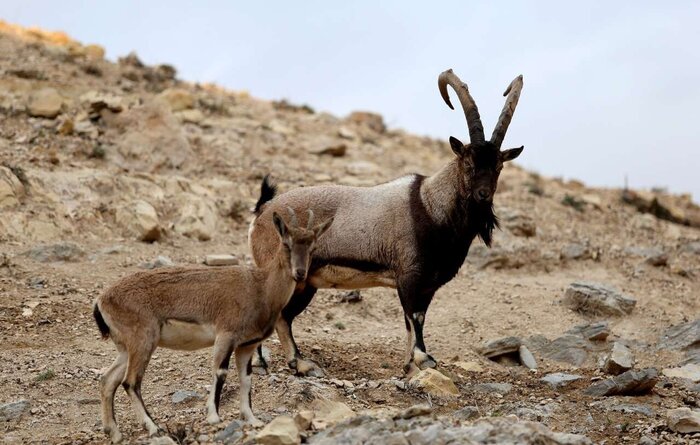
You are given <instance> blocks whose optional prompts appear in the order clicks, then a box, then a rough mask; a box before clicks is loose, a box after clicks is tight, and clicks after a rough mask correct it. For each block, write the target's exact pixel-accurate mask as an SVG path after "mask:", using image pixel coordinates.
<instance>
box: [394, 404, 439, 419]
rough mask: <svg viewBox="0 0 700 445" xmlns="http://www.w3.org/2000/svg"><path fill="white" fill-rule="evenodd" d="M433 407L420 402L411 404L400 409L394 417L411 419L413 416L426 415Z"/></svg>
mask: <svg viewBox="0 0 700 445" xmlns="http://www.w3.org/2000/svg"><path fill="white" fill-rule="evenodd" d="M432 412H433V409H432V408H431V407H430V405H426V404H420V405H413V406H411V407H409V408H406V409H405V410H403V411H401V412H400V413H399V414H398V415H397V416H396V417H395V418H397V419H412V418H414V417H420V416H427V415H428V414H430V413H432Z"/></svg>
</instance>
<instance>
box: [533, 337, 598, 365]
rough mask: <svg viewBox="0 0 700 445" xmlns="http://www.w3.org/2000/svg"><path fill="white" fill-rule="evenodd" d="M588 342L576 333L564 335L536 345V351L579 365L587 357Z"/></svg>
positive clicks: (552, 358)
mask: <svg viewBox="0 0 700 445" xmlns="http://www.w3.org/2000/svg"><path fill="white" fill-rule="evenodd" d="M589 347H590V345H589V343H588V342H587V341H586V340H584V339H583V338H581V337H579V336H577V335H564V336H562V337H559V338H557V339H554V340H552V341H551V342H550V341H548V342H545V343H544V344H542V345H537V349H536V351H537V352H539V353H540V354H542V355H543V356H544V357H546V358H548V359H551V360H556V361H558V362H563V363H568V364H571V365H574V366H581V365H582V364H583V363H584V362H585V361H586V359H587V358H588V348H589Z"/></svg>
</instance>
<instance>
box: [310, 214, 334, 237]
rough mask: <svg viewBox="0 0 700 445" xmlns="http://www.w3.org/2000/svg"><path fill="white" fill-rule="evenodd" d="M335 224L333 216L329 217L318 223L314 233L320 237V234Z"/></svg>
mask: <svg viewBox="0 0 700 445" xmlns="http://www.w3.org/2000/svg"><path fill="white" fill-rule="evenodd" d="M331 224H333V218H328V219H327V220H325V221H324V222H322V223H321V224H319V225H317V226H316V227H314V233H315V234H316V239H318V237H319V236H321V235H323V234H324V233H325V232H326V230H328V228H329V227H330V226H331Z"/></svg>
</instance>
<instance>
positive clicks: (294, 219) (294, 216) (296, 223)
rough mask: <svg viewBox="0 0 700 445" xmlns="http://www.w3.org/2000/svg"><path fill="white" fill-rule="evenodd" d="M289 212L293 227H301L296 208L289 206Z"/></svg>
mask: <svg viewBox="0 0 700 445" xmlns="http://www.w3.org/2000/svg"><path fill="white" fill-rule="evenodd" d="M287 212H289V223H290V224H291V225H292V226H293V227H299V221H298V220H297V214H296V213H294V209H292V208H291V207H289V206H287Z"/></svg>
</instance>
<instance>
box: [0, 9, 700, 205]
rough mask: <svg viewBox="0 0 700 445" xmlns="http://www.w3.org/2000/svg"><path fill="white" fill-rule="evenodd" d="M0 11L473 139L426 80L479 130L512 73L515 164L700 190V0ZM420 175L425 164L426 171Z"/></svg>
mask: <svg viewBox="0 0 700 445" xmlns="http://www.w3.org/2000/svg"><path fill="white" fill-rule="evenodd" d="M0 18H2V19H4V20H6V21H9V22H12V23H18V24H21V25H25V26H30V25H37V26H40V27H42V28H46V29H51V30H64V31H66V32H68V33H69V34H70V35H72V36H73V37H74V38H76V39H78V40H81V41H83V42H87V43H98V44H100V45H103V46H104V47H105V48H106V49H107V55H108V57H109V58H111V59H116V57H117V56H120V55H124V54H126V53H128V52H130V51H132V50H134V51H136V52H137V53H138V54H139V56H140V57H141V58H142V59H143V60H144V61H146V62H147V63H151V64H153V63H171V64H173V65H175V66H176V67H177V69H178V73H179V76H180V78H182V79H185V80H189V81H202V82H203V81H213V82H216V83H219V84H221V85H223V86H226V87H228V88H232V89H235V90H248V91H249V92H250V93H251V94H252V95H254V96H257V97H262V98H268V99H277V98H287V99H289V100H291V101H292V102H296V103H307V104H309V105H311V106H313V107H314V108H315V109H317V110H326V111H330V112H332V113H334V114H337V115H341V116H342V115H345V114H347V113H349V112H350V111H352V110H358V109H363V110H374V111H377V112H379V113H381V114H383V115H384V117H385V120H386V121H387V123H388V124H389V125H390V126H392V127H401V128H404V129H406V130H408V131H411V132H414V133H418V134H427V135H431V136H436V137H439V138H443V139H447V137H448V136H450V135H454V136H457V137H458V138H461V139H462V140H464V141H466V140H467V139H468V133H467V130H466V126H465V123H464V117H463V115H462V113H461V111H460V112H453V111H450V110H449V109H448V108H447V107H446V106H445V104H444V103H443V102H442V99H441V98H440V96H439V94H438V90H437V82H436V81H437V76H438V74H439V73H440V72H441V71H442V70H444V69H446V68H454V70H455V72H456V73H457V74H458V75H459V76H460V77H461V78H462V80H464V81H466V82H467V83H468V84H469V87H470V89H471V91H472V95H473V96H474V98H475V99H476V101H477V104H478V105H479V108H480V110H481V115H482V120H483V121H484V126H485V127H486V131H487V135H490V133H491V130H492V126H493V124H494V123H495V120H496V118H497V116H498V114H499V113H500V110H501V107H502V106H503V98H502V96H501V94H502V92H503V90H504V89H505V87H506V86H507V85H508V83H509V82H510V81H511V80H512V78H513V77H515V76H516V75H517V74H520V73H522V74H523V75H524V78H525V87H524V90H523V94H522V96H521V100H520V105H519V107H518V110H517V112H516V114H515V117H514V119H513V123H512V124H511V127H510V130H509V132H508V135H507V137H506V141H505V143H504V147H505V146H519V145H521V144H524V145H525V152H524V153H523V155H522V156H521V157H520V158H519V160H518V161H519V163H520V164H521V165H523V166H525V167H527V168H531V169H533V170H536V171H538V172H540V173H543V174H546V175H550V176H563V177H565V178H578V179H581V180H583V181H584V182H586V183H588V184H591V185H599V186H616V187H619V186H622V185H623V181H624V177H625V176H628V178H629V183H630V185H631V186H633V187H652V186H666V187H668V188H669V189H670V190H672V191H675V192H692V193H693V196H694V198H695V201H698V200H699V197H700V171H698V170H699V169H700V162H699V160H700V156H698V150H700V147H699V146H698V145H699V144H698V141H699V140H700V124H699V123H698V122H697V121H698V112H697V110H696V107H697V105H698V104H699V103H700V87H699V85H700V82H699V81H700V78H699V73H700V54H699V50H698V47H699V45H700V2H698V1H683V0H679V1H673V2H660V1H615V2H612V1H588V2H576V3H573V2H564V1H531V2H524V1H520V2H494V1H469V2H468V1H456V0H455V1H449V2H442V3H441V2H424V1H420V2H419V1H382V2H378V1H352V2H350V1H348V2H331V1H327V0H326V1H306V2H291V1H259V2H255V1H246V2H238V1H223V0H222V1H198V2H185V1H168V2H165V1H161V2H156V1H135V0H132V1H124V0H122V1H106V2H102V1H74V0H63V1H53V0H52V1H49V0H46V1H39V0H3V1H2V2H1V3H0ZM424 173H429V172H424Z"/></svg>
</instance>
